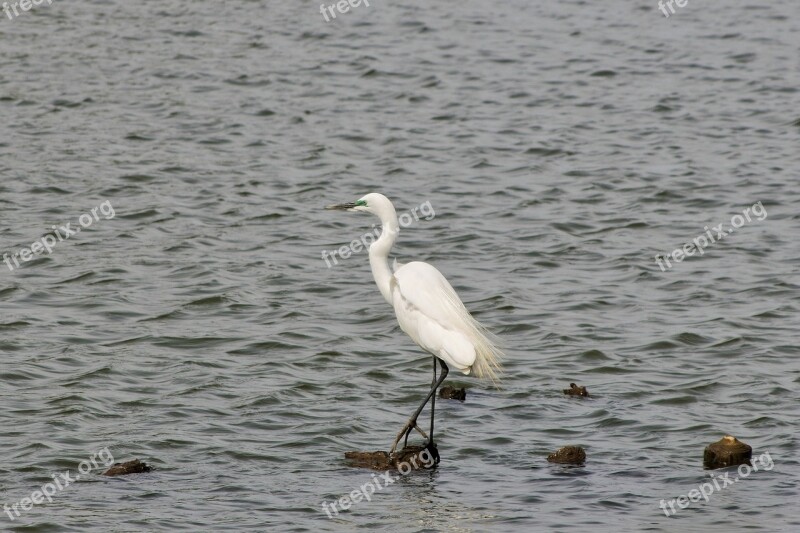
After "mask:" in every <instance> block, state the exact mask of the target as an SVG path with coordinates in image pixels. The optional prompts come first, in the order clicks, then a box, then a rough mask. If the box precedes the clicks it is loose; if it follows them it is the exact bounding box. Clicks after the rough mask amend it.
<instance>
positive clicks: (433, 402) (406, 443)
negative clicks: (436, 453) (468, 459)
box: [403, 355, 438, 448]
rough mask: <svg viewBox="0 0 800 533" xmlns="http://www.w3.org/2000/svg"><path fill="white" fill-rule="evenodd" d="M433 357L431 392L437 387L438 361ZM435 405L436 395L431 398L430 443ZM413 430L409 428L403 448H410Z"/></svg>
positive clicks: (431, 440)
mask: <svg viewBox="0 0 800 533" xmlns="http://www.w3.org/2000/svg"><path fill="white" fill-rule="evenodd" d="M431 357H433V380H431V390H433V388H434V387H435V386H436V361H438V359H437V358H436V356H435V355H432V356H431ZM434 405H436V394H434V395H433V396H431V435H430V437H428V440H429V441H430V442H433V407H434ZM412 429H414V428H408V430H407V431H406V439H405V441H404V442H403V448H405V447H406V446H408V437H409V436H410V435H411V430H412Z"/></svg>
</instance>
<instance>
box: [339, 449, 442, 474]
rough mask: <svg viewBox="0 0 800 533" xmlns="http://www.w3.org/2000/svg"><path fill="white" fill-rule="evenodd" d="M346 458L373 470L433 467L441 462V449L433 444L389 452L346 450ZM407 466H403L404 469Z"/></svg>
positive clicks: (359, 466) (357, 466) (352, 462)
mask: <svg viewBox="0 0 800 533" xmlns="http://www.w3.org/2000/svg"><path fill="white" fill-rule="evenodd" d="M344 458H345V459H347V461H348V463H349V464H350V466H353V467H356V468H370V469H372V470H392V469H397V470H401V465H408V467H410V469H411V470H419V469H421V468H432V467H434V466H436V465H437V464H438V463H439V451H438V450H437V449H436V445H435V444H434V445H433V446H406V447H405V448H403V449H402V450H397V451H396V452H394V453H392V454H390V453H389V452H384V451H376V452H345V454H344ZM405 469H406V467H405V466H403V468H402V470H405Z"/></svg>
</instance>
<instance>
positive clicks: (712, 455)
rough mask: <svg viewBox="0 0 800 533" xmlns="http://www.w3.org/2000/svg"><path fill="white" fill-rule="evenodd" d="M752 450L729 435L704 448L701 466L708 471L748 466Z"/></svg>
mask: <svg viewBox="0 0 800 533" xmlns="http://www.w3.org/2000/svg"><path fill="white" fill-rule="evenodd" d="M752 457H753V448H751V447H750V446H748V445H747V444H745V443H744V442H742V441H740V440H739V439H737V438H736V437H733V436H731V435H725V436H724V437H722V438H721V439H720V440H718V441H717V442H715V443H713V444H709V445H708V446H706V449H705V450H704V451H703V466H704V467H705V468H707V469H709V470H714V469H715V468H725V467H726V466H737V465H742V464H747V465H749V464H750V459H751V458H752Z"/></svg>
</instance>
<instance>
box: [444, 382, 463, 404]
mask: <svg viewBox="0 0 800 533" xmlns="http://www.w3.org/2000/svg"><path fill="white" fill-rule="evenodd" d="M439 398H444V399H445V400H460V401H462V402H463V401H464V400H465V399H466V398H467V389H466V388H460V389H457V388H455V387H451V386H450V385H445V386H444V387H442V388H441V389H439Z"/></svg>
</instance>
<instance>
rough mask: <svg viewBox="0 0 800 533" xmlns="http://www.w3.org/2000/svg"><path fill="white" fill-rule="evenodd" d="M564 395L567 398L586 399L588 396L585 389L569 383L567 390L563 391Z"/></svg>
mask: <svg viewBox="0 0 800 533" xmlns="http://www.w3.org/2000/svg"><path fill="white" fill-rule="evenodd" d="M564 394H566V395H567V396H584V397H588V396H589V391H588V390H586V387H578V386H577V385H575V384H574V383H570V384H569V388H568V389H564Z"/></svg>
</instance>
